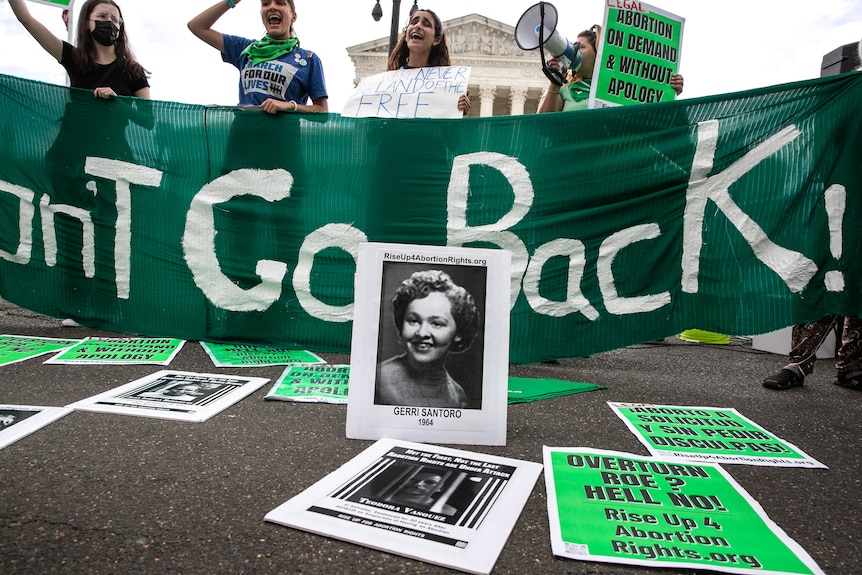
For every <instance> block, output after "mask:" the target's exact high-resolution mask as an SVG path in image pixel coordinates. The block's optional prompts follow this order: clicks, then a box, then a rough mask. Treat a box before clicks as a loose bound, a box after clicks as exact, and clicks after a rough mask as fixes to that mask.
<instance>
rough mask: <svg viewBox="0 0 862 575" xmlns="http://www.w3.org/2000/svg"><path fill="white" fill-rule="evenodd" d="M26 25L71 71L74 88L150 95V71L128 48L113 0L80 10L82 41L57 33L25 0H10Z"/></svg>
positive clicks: (101, 94)
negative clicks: (52, 30)
mask: <svg viewBox="0 0 862 575" xmlns="http://www.w3.org/2000/svg"><path fill="white" fill-rule="evenodd" d="M9 6H11V8H12V12H14V13H15V16H16V17H17V18H18V21H19V22H21V24H23V25H24V28H26V29H27V31H28V32H30V34H31V35H32V36H33V38H35V39H36V41H37V42H39V44H40V45H41V46H42V48H44V49H45V50H46V51H47V52H48V53H49V54H51V56H53V57H54V58H56V59H57V61H58V62H60V64H62V65H63V67H64V68H65V69H66V71H67V72H68V73H69V80H70V85H71V86H72V87H73V88H85V89H89V90H93V95H95V96H96V97H98V98H105V99H108V98H113V97H114V96H137V97H138V98H149V97H150V85H149V82H148V81H147V72H146V70H144V68H143V67H142V66H141V65H140V64H139V63H138V61H137V60H135V56H134V55H133V54H132V52H131V50H129V48H128V41H127V38H126V30H125V27H124V26H123V16H122V12H120V7H119V6H118V5H117V4H116V3H115V2H114V1H113V0H87V1H86V2H84V5H83V6H82V7H81V10H80V12H79V13H78V30H77V33H78V34H77V38H78V43H77V45H76V46H72V45H71V44H69V43H68V42H64V41H63V40H61V39H60V38H57V37H56V36H54V34H53V33H51V31H50V30H48V28H46V27H45V26H44V25H43V24H42V23H41V22H39V21H38V20H36V19H35V18H34V17H33V16H32V15H31V14H30V11H29V10H28V9H27V6H26V2H25V0H9Z"/></svg>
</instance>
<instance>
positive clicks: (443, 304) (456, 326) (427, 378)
mask: <svg viewBox="0 0 862 575" xmlns="http://www.w3.org/2000/svg"><path fill="white" fill-rule="evenodd" d="M392 307H393V319H394V322H395V327H396V329H397V331H398V337H399V339H400V340H401V344H402V346H403V348H404V353H402V354H401V355H397V356H395V357H392V358H389V359H387V360H385V361H383V362H381V363H380V364H379V365H378V366H377V386H376V389H375V397H374V403H376V404H378V405H406V406H415V407H450V408H465V407H467V406H468V404H469V399H468V397H467V394H466V393H465V392H464V388H463V387H461V385H459V384H458V382H457V381H455V379H454V378H452V376H451V375H450V374H449V371H448V370H447V369H446V361H447V358H448V357H449V354H450V353H458V352H463V351H465V350H467V349H468V348H469V347H470V345H471V344H472V343H473V340H474V339H475V337H476V334H477V333H478V331H479V310H478V309H477V307H476V303H475V302H474V300H473V296H471V295H470V293H469V292H467V290H466V289H464V288H463V287H461V286H459V285H456V284H455V283H454V282H453V281H452V278H451V277H449V275H448V274H447V273H445V272H442V271H440V270H423V271H417V272H415V273H413V274H412V275H411V276H410V277H409V278H408V279H406V280H404V281H403V282H402V283H401V285H399V286H398V288H397V289H396V290H395V296H394V297H393V299H392Z"/></svg>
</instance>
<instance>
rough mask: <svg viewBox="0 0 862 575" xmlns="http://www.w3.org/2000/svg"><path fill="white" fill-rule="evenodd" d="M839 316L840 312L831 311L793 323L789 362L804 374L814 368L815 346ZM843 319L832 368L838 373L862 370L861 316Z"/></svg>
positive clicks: (834, 325)
mask: <svg viewBox="0 0 862 575" xmlns="http://www.w3.org/2000/svg"><path fill="white" fill-rule="evenodd" d="M841 320H842V317H841V316H835V315H831V316H828V317H824V318H823V319H820V320H817V321H813V322H811V323H801V324H798V325H795V326H793V336H792V338H791V341H790V354H789V355H788V357H787V360H788V362H789V364H790V365H793V366H796V367H798V368H799V369H800V370H801V371H802V373H803V374H805V375H810V374H811V373H812V372H813V371H814V361H815V360H816V359H817V355H816V354H817V348H819V347H820V344H822V343H823V341H824V340H825V339H826V336H828V335H829V332H831V331H832V330H833V329H835V328H836V327H837V326H838V322H840V321H841ZM843 320H844V326H843V327H844V331H843V334H842V337H841V345H840V346H838V354H837V355H838V358H837V359H838V361H837V362H836V363H835V369H837V370H838V373H851V372H854V371H862V319H859V318H858V317H845V318H843Z"/></svg>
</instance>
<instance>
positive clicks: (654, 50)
mask: <svg viewBox="0 0 862 575" xmlns="http://www.w3.org/2000/svg"><path fill="white" fill-rule="evenodd" d="M684 24H685V19H684V18H680V17H679V16H675V15H673V14H671V13H670V12H665V11H664V10H661V9H659V8H656V7H655V6H650V5H649V4H646V3H644V2H630V1H628V0H627V1H622V0H615V1H608V2H606V3H605V25H604V28H603V34H602V42H601V44H600V45H599V52H598V55H597V56H596V68H595V70H594V72H593V83H592V90H591V92H590V108H607V107H609V106H626V105H629V104H647V103H653V102H667V101H671V100H673V99H674V97H675V92H674V90H673V88H671V86H670V78H671V76H673V75H674V74H676V73H677V71H678V70H679V56H680V47H681V45H682V31H683V26H684Z"/></svg>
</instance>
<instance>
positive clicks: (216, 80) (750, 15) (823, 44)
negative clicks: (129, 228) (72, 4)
mask: <svg viewBox="0 0 862 575" xmlns="http://www.w3.org/2000/svg"><path fill="white" fill-rule="evenodd" d="M118 3H119V4H120V6H121V8H122V10H123V16H124V18H125V20H126V28H127V31H128V34H129V38H130V41H131V45H132V48H133V50H134V51H135V54H136V55H137V57H138V60H140V62H141V63H142V64H143V65H144V67H146V68H147V69H148V70H150V72H151V73H152V76H151V78H150V85H151V92H152V97H153V98H155V99H159V100H171V101H175V102H186V103H192V104H219V105H233V104H236V103H237V84H238V78H239V75H238V72H237V70H236V69H235V68H233V67H232V66H230V65H229V64H225V63H223V62H222V61H221V57H220V55H219V54H218V52H216V50H214V49H213V48H211V47H210V46H208V45H206V44H204V43H203V42H201V41H200V40H198V39H197V38H195V37H194V36H192V34H191V32H189V31H188V29H187V28H186V23H187V22H188V21H189V19H191V18H192V17H193V16H194V15H196V14H197V13H199V12H200V11H202V10H203V9H205V8H207V7H208V6H210V5H212V3H213V2H211V1H210V0H119V1H118ZM534 3H535V2H534V1H533V0H527V1H525V2H517V1H515V0H493V1H492V0H431V1H430V2H427V3H426V2H424V1H423V2H420V3H419V6H420V7H425V8H430V9H432V10H434V11H435V12H436V13H437V14H438V15H439V16H440V18H441V19H442V20H444V21H446V20H451V19H454V18H459V17H461V16H466V15H468V14H473V13H475V14H479V15H481V16H486V17H488V18H491V19H494V20H499V21H500V22H503V23H505V24H509V25H511V26H515V25H516V24H517V22H518V19H519V18H520V16H521V14H523V12H524V11H525V10H527V8H529V7H530V6H532V5H533V4H534ZM76 4H77V6H80V5H82V4H83V0H76ZM412 4H413V3H412V1H411V0H403V1H402V4H401V18H400V20H401V27H403V25H404V23H405V22H406V18H407V15H408V13H409V10H410V7H411V6H412ZM552 4H554V6H555V7H556V8H557V11H558V13H559V25H558V29H559V30H560V31H561V32H562V33H563V35H564V36H566V37H568V38H569V39H571V40H574V39H575V38H576V36H577V33H578V32H579V31H581V30H583V29H585V28H588V27H589V26H591V25H592V24H601V23H602V21H603V18H604V6H605V2H604V0H559V1H557V2H552ZM296 5H297V6H296V8H297V22H296V26H295V28H296V32H297V36H298V37H299V39H300V42H301V45H302V47H303V48H305V49H309V50H313V51H315V52H317V54H318V55H319V56H320V57H321V59H322V61H323V65H324V70H325V75H326V84H327V88H328V91H329V110H330V111H331V112H340V111H341V109H342V107H343V106H344V103H345V101H346V99H347V97H348V95H349V94H350V92H351V90H352V89H353V79H354V70H353V63H352V62H351V61H350V58H348V56H347V47H348V46H354V45H357V44H362V43H364V42H368V41H370V40H375V39H378V38H387V39H388V37H389V28H390V24H391V17H392V2H391V1H389V0H381V6H382V8H383V18H382V19H381V20H380V21H379V22H375V21H374V20H373V19H372V18H371V10H372V8H373V7H374V0H330V1H328V2H327V1H321V0H296ZM29 6H30V10H31V12H32V13H33V14H34V15H36V16H37V17H38V18H39V19H40V20H41V21H42V22H43V23H44V24H45V25H46V26H48V27H49V28H50V29H51V30H52V31H54V32H55V33H56V34H57V35H58V36H60V37H61V38H64V39H66V38H67V32H66V30H65V27H64V25H63V22H62V19H61V10H60V9H58V8H54V7H51V6H45V5H41V4H36V3H33V2H30V3H29ZM653 6H656V7H659V8H661V9H663V10H665V11H667V12H670V13H672V14H676V15H677V16H681V17H683V18H684V19H685V28H684V33H683V42H682V51H681V58H680V73H682V75H683V76H684V77H685V92H684V93H683V95H682V97H683V98H696V97H699V96H707V95H712V94H723V93H729V92H736V91H740V90H747V89H750V88H757V87H762V86H772V85H776V84H783V83H786V82H794V81H797V80H805V79H809V78H816V77H818V76H819V75H820V66H821V62H822V59H823V55H824V54H826V53H828V52H831V51H832V50H834V49H835V48H838V47H839V46H842V45H844V44H848V43H851V42H858V41H859V39H860V36H862V1H860V0H783V1H782V2H758V1H756V0H755V1H752V0H722V1H709V0H661V1H657V2H654V3H653ZM215 28H216V29H217V30H219V31H220V32H224V33H229V34H236V35H240V36H246V37H249V38H258V37H260V36H262V35H263V25H262V23H261V20H260V3H259V2H258V1H257V0H243V2H242V3H241V4H239V5H238V6H237V8H236V9H234V10H230V11H229V12H228V13H227V14H226V15H225V16H224V17H223V18H222V19H221V20H219V22H218V23H217V25H216V26H215ZM454 63H456V64H457V61H456V62H454ZM536 66H537V67H538V66H540V62H539V55H538V51H536ZM381 71H383V70H381ZM0 73H2V74H8V75H13V76H20V77H24V78H30V79H34V80H41V81H45V82H51V83H55V84H65V82H66V79H65V71H64V70H63V68H62V67H61V66H60V65H59V64H58V63H57V62H55V61H54V60H53V59H52V58H51V57H50V56H48V54H47V53H46V52H45V51H44V50H42V49H41V47H40V46H39V45H38V44H37V43H36V41H35V40H33V39H32V37H31V36H30V35H29V34H28V33H27V32H26V31H25V30H24V28H23V27H22V26H21V24H20V23H19V22H18V21H17V20H16V19H15V16H14V15H13V14H12V10H11V9H10V8H9V6H8V4H7V3H6V2H5V0H0Z"/></svg>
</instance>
